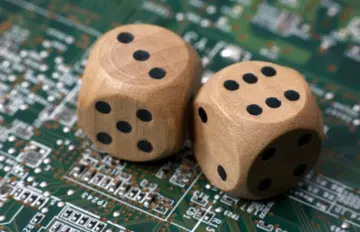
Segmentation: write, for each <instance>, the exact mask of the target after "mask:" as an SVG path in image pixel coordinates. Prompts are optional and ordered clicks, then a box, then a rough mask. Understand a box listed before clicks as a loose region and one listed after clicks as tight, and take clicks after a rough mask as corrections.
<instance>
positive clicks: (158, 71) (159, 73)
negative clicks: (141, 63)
mask: <svg viewBox="0 0 360 232" xmlns="http://www.w3.org/2000/svg"><path fill="white" fill-rule="evenodd" d="M149 76H150V77H151V78H153V79H157V80H159V79H163V78H164V77H165V76H166V71H165V70H164V69H162V68H153V69H151V70H150V72H149Z"/></svg>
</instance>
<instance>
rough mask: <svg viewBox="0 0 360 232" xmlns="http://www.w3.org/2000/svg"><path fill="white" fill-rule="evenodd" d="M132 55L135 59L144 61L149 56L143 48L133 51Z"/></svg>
mask: <svg viewBox="0 0 360 232" xmlns="http://www.w3.org/2000/svg"><path fill="white" fill-rule="evenodd" d="M133 57H134V59H135V60H137V61H145V60H147V59H149V58H150V54H149V53H148V52H147V51H144V50H137V51H136V52H134V54H133Z"/></svg>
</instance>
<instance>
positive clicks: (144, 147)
mask: <svg viewBox="0 0 360 232" xmlns="http://www.w3.org/2000/svg"><path fill="white" fill-rule="evenodd" d="M137 147H138V148H139V150H140V151H142V152H146V153H150V152H152V150H153V146H152V145H151V143H150V142H149V141H147V140H140V141H139V142H138V144H137Z"/></svg>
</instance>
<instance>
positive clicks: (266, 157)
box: [261, 148, 276, 160]
mask: <svg viewBox="0 0 360 232" xmlns="http://www.w3.org/2000/svg"><path fill="white" fill-rule="evenodd" d="M275 153H276V149H275V148H268V149H266V150H265V151H263V152H262V153H261V158H262V159H263V160H269V159H271V158H272V157H273V156H274V155H275Z"/></svg>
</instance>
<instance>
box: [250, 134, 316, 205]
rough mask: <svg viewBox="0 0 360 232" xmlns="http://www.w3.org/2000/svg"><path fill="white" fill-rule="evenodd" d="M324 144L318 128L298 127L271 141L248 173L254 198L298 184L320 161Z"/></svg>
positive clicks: (278, 192)
mask: <svg viewBox="0 0 360 232" xmlns="http://www.w3.org/2000/svg"><path fill="white" fill-rule="evenodd" d="M321 146H322V138H321V135H319V133H318V132H317V131H315V130H308V129H296V130H292V131H290V132H286V133H284V134H283V135H282V136H280V137H278V138H277V139H275V140H274V141H272V142H270V143H269V145H268V146H266V147H265V148H264V149H263V150H262V151H261V152H260V154H259V155H258V156H257V157H256V159H255V160H254V161H253V162H252V164H251V167H250V169H249V172H248V175H247V180H246V183H247V189H248V191H249V193H248V195H249V196H250V197H251V198H253V199H263V198H269V197H273V196H276V195H277V194H280V193H283V192H285V191H287V190H288V189H290V188H292V187H294V186H295V185H296V182H297V181H298V180H299V179H301V178H302V177H303V176H304V175H305V173H306V172H308V171H310V170H311V169H312V168H313V167H314V165H315V164H316V162H317V160H318V157H319V154H320V151H321Z"/></svg>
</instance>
